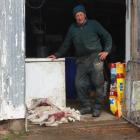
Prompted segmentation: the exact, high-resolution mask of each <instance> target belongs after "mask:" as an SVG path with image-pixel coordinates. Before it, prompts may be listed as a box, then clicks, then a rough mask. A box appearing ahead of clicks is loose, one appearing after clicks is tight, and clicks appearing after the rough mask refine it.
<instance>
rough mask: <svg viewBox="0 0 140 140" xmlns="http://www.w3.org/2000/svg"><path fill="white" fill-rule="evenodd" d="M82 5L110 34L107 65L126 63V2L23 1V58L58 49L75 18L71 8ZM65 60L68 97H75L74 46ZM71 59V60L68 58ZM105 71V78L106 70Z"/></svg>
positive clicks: (118, 0) (82, 0) (42, 55)
mask: <svg viewBox="0 0 140 140" xmlns="http://www.w3.org/2000/svg"><path fill="white" fill-rule="evenodd" d="M79 3H82V4H83V5H84V6H85V8H86V11H87V17H88V18H89V19H96V20H98V21H99V22H100V23H101V24H102V25H103V26H104V27H105V28H106V29H107V30H108V31H109V32H110V34H111V35H112V39H113V46H112V51H111V53H110V55H109V56H108V59H107V60H108V61H106V62H107V63H105V64H108V63H110V62H124V60H125V11H126V8H125V0H59V1H58V0H26V57H27V58H29V57H33V58H42V57H47V56H48V55H50V54H53V53H54V52H56V51H57V50H58V49H59V47H60V46H61V44H62V42H63V40H64V38H65V35H66V33H67V30H68V28H69V26H70V25H71V23H72V22H74V18H73V15H72V9H73V7H74V6H76V5H77V4H79ZM64 57H67V59H66V62H65V63H66V94H67V98H76V94H75V93H76V92H75V87H74V77H75V73H76V70H75V69H76V66H75V61H74V60H73V59H71V57H72V58H74V57H75V54H74V47H73V46H71V49H70V50H69V51H68V53H67V54H66V55H65V56H64ZM69 58H70V59H69ZM105 68H106V75H107V76H106V77H107V78H108V77H109V70H108V68H107V66H105Z"/></svg>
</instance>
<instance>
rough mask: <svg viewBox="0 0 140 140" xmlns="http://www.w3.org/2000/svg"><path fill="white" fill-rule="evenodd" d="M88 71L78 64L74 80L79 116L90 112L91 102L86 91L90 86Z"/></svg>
mask: <svg viewBox="0 0 140 140" xmlns="http://www.w3.org/2000/svg"><path fill="white" fill-rule="evenodd" d="M87 71H88V69H87V67H86V66H85V65H84V64H78V66H77V73H76V79H75V85H76V91H77V95H78V98H79V100H80V103H81V109H80V113H81V114H87V113H90V112H91V102H90V99H89V96H88V89H89V86H90V81H89V75H88V72H87Z"/></svg>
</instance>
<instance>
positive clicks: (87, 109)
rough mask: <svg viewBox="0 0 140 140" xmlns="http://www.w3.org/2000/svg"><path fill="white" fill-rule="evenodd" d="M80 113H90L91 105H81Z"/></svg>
mask: <svg viewBox="0 0 140 140" xmlns="http://www.w3.org/2000/svg"><path fill="white" fill-rule="evenodd" d="M79 111H80V114H81V115H84V114H90V113H91V107H89V106H88V107H82V108H81V109H80V110H79Z"/></svg>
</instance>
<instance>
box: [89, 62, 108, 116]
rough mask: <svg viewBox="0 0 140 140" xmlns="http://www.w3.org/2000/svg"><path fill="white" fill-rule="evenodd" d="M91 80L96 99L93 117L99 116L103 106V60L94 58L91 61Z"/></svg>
mask: <svg viewBox="0 0 140 140" xmlns="http://www.w3.org/2000/svg"><path fill="white" fill-rule="evenodd" d="M91 80H92V82H93V84H94V85H95V88H96V99H95V104H94V108H93V112H92V116H93V117H99V116H100V113H101V110H102V108H103V101H104V97H105V95H104V75H103V62H102V61H100V60H98V61H97V60H96V61H94V62H93V69H92V72H91Z"/></svg>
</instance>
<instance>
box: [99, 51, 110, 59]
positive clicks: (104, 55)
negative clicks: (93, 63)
mask: <svg viewBox="0 0 140 140" xmlns="http://www.w3.org/2000/svg"><path fill="white" fill-rule="evenodd" d="M107 55H108V52H100V53H99V54H98V56H99V58H100V59H101V60H105V59H106V57H107Z"/></svg>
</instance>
